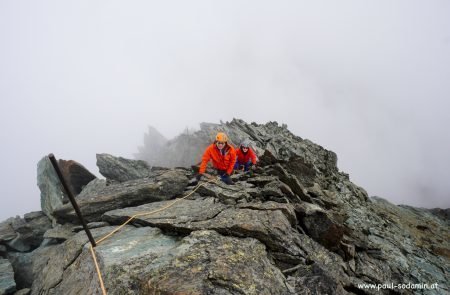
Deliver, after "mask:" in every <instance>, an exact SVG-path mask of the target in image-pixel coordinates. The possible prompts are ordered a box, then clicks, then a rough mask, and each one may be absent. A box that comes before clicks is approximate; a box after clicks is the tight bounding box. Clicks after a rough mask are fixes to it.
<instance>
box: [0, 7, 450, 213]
mask: <svg viewBox="0 0 450 295" xmlns="http://www.w3.org/2000/svg"><path fill="white" fill-rule="evenodd" d="M449 99H450V1H448V0H443V1H435V0H427V1H413V0H405V1H397V0H389V1H380V0H377V1H356V0H355V1H331V0H330V1H261V0H259V1H111V0H108V1H92V0H89V1H12V0H11V1H8V0H5V1H1V2H0V136H1V145H0V181H1V183H0V196H1V207H0V221H1V220H3V219H6V218H7V217H10V216H15V215H21V214H23V213H26V212H31V211H37V210H40V196H39V190H38V188H37V185H36V164H37V162H38V161H39V160H40V159H41V158H42V157H43V156H44V155H47V154H49V153H51V152H52V153H54V154H55V155H56V157H57V158H63V159H73V160H76V161H78V162H80V163H81V164H83V165H85V166H86V167H87V168H88V169H89V170H91V171H92V172H93V173H94V174H96V175H97V176H99V173H98V169H97V167H96V165H95V161H96V160H95V154H96V153H110V154H113V155H117V156H123V157H128V158H132V155H133V153H135V152H136V151H137V146H139V145H142V143H143V134H144V133H145V132H146V130H147V126H148V125H153V126H155V127H156V128H157V129H158V130H160V131H161V132H162V133H163V134H164V135H165V136H166V137H168V138H171V137H173V136H175V135H177V134H178V133H179V132H181V131H182V130H183V129H184V128H185V127H198V123H200V122H213V123H218V122H219V120H223V121H229V120H231V119H232V118H233V117H236V118H242V119H244V120H246V121H247V122H251V121H255V122H257V123H266V122H267V121H278V122H279V123H286V124H287V125H288V127H289V129H290V130H291V131H292V132H293V133H295V134H296V135H298V136H301V137H302V138H308V139H311V140H312V141H314V142H315V143H318V144H320V145H322V146H324V147H325V148H327V149H330V150H332V151H334V152H336V153H337V155H338V159H339V160H338V166H339V168H340V170H342V171H345V172H347V173H349V174H350V177H351V180H352V181H353V182H355V183H356V184H358V185H360V186H362V187H364V188H365V189H366V190H367V191H368V193H369V195H371V196H373V195H377V196H381V197H384V198H386V199H388V200H390V201H391V202H393V203H396V204H398V203H402V204H410V205H414V206H421V207H450V173H449V170H448V169H449V167H450V156H449V153H450V132H449V130H448V126H449V125H450V122H449V121H450V115H449V105H450V103H449Z"/></svg>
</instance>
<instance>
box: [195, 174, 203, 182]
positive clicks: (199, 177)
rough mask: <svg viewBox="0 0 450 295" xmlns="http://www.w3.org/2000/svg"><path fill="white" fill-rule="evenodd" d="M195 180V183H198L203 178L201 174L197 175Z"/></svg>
mask: <svg viewBox="0 0 450 295" xmlns="http://www.w3.org/2000/svg"><path fill="white" fill-rule="evenodd" d="M195 178H196V179H197V181H200V180H201V179H202V178H203V174H197V175H196V176H195Z"/></svg>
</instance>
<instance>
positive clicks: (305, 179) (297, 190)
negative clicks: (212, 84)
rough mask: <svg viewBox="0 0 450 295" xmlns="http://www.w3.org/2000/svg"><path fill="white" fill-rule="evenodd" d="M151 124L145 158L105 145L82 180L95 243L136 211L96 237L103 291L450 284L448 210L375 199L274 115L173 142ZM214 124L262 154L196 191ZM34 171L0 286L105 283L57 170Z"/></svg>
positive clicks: (300, 290) (8, 229) (7, 243)
mask: <svg viewBox="0 0 450 295" xmlns="http://www.w3.org/2000/svg"><path fill="white" fill-rule="evenodd" d="M150 131H151V133H152V134H156V135H157V138H156V139H155V142H152V138H151V136H150V135H148V136H147V137H146V142H145V146H144V147H140V148H139V151H140V153H139V154H138V155H137V157H138V158H139V155H145V159H144V158H141V159H140V160H132V159H124V158H120V157H115V156H112V155H107V154H99V155H97V159H98V162H97V165H98V166H99V168H100V173H101V174H102V175H103V176H104V177H105V178H106V179H97V178H95V179H92V180H90V182H89V183H84V182H81V183H83V184H81V185H80V184H78V186H77V187H82V189H81V191H80V192H79V193H77V197H76V199H77V202H78V204H79V205H80V208H81V211H82V212H83V214H84V216H85V218H86V219H87V220H88V222H89V224H88V227H89V228H91V231H92V234H93V236H94V238H95V239H96V240H97V241H98V240H99V239H100V238H102V237H104V236H106V235H107V234H108V233H110V232H112V231H113V230H114V229H116V228H117V227H118V226H119V225H121V224H123V223H124V222H125V221H127V220H129V219H130V218H131V217H132V216H135V218H134V219H133V220H131V221H130V222H129V223H128V224H127V225H126V226H124V227H123V228H122V229H121V230H120V231H118V232H117V233H116V234H114V235H113V236H111V237H109V238H108V239H106V240H104V241H102V242H101V243H99V244H98V246H97V247H96V248H95V249H96V253H97V259H98V261H99V263H100V268H101V271H102V276H103V279H104V281H105V286H106V289H107V291H108V294H283V295H284V294H380V293H381V294H422V293H423V294H449V293H450V289H449V286H448V281H449V269H450V262H449V259H450V257H449V253H450V245H449V241H450V231H449V224H450V222H449V219H448V209H446V210H444V209H432V210H428V209H420V208H413V207H410V206H396V205H393V204H391V203H389V202H388V201H386V200H384V199H382V198H378V197H369V196H368V195H367V193H366V191H365V190H364V189H363V188H361V187H359V186H357V185H355V184H354V183H352V182H351V181H350V179H349V176H348V175H347V174H345V173H343V172H340V171H339V170H338V167H337V156H336V154H335V153H333V152H331V151H328V150H326V149H324V148H323V147H321V146H319V145H317V144H315V143H313V142H311V141H309V140H306V139H302V138H300V137H298V136H296V135H294V134H292V133H291V132H290V131H289V130H288V129H287V126H285V125H282V126H279V125H278V124H277V123H276V122H269V123H267V124H261V125H260V124H256V123H251V124H248V123H246V122H244V121H242V120H233V121H231V122H227V123H221V124H209V123H203V124H201V130H199V131H196V132H185V133H183V134H182V135H180V136H178V137H176V138H174V139H172V140H165V139H164V138H162V137H161V136H160V134H159V133H158V132H157V131H156V130H154V129H150ZM218 131H222V132H226V133H227V134H228V135H229V137H230V140H231V141H232V142H233V143H235V144H238V143H239V142H240V141H241V140H243V139H244V138H248V139H250V141H251V142H252V145H253V147H254V149H255V150H256V151H257V153H258V156H259V158H260V164H259V165H258V167H257V169H256V170H255V173H254V174H247V173H243V172H242V171H236V172H235V173H234V174H233V175H232V179H233V181H234V183H235V184H234V185H230V186H228V185H225V184H223V183H221V182H218V183H204V184H203V185H202V186H201V187H200V188H198V189H196V188H195V187H194V186H191V185H190V182H189V179H191V178H192V177H193V176H194V175H195V173H194V170H195V169H192V167H191V166H192V165H193V166H195V165H196V164H198V162H199V160H200V156H201V153H202V152H203V150H204V148H205V147H206V146H207V145H208V144H210V143H211V142H212V139H213V138H214V135H215V133H216V132H218ZM143 160H146V161H148V162H144V161H143ZM43 161H44V160H43ZM40 165H41V166H40V167H42V165H43V164H42V163H41V164H40ZM162 166H163V167H167V168H162ZM194 168H195V167H194ZM40 170H42V169H40ZM68 171H69V172H68V173H69V175H68V177H69V178H70V177H71V176H72V178H71V179H74V178H73V175H70V171H73V170H68ZM48 173H50V174H51V171H48ZM45 181H48V182H50V183H51V184H52V187H53V188H54V189H53V190H48V189H47V190H44V189H45V188H48V187H50V185H49V184H47V183H46V182H45ZM40 183H41V185H40V187H42V189H41V192H42V197H43V198H44V202H43V208H42V209H43V211H44V213H45V214H44V213H42V212H33V213H29V214H27V215H25V217H24V218H23V219H22V218H20V217H16V218H9V219H7V220H6V221H4V222H2V223H0V255H1V258H0V278H2V281H1V282H0V294H14V292H15V290H20V291H19V292H21V293H17V294H101V291H100V286H99V282H98V279H97V274H96V272H95V267H94V264H93V262H92V257H91V255H90V251H89V243H88V239H87V237H86V235H85V233H84V232H83V231H82V228H81V227H80V225H79V224H78V220H77V218H76V215H75V214H74V211H73V208H72V207H71V206H70V204H65V203H64V196H63V192H61V190H60V188H59V187H58V185H59V184H58V183H57V181H55V180H54V179H52V178H51V177H47V178H46V179H44V178H42V181H41V182H40ZM75 183H80V182H77V181H75ZM194 190H195V191H194ZM188 194H189V196H188V197H187V198H185V199H183V200H177V201H176V203H173V202H174V200H175V199H178V198H181V197H184V196H187V195H188ZM45 196H49V198H51V199H49V200H45ZM169 206H170V207H169ZM436 283H437V287H436V288H434V289H431V287H429V288H428V289H426V290H425V289H417V288H416V289H414V288H409V289H399V288H396V289H380V290H377V289H370V287H365V288H364V284H374V286H377V285H378V284H393V285H397V284H428V285H429V286H431V285H432V284H436ZM366 286H367V285H366ZM422 286H423V285H422Z"/></svg>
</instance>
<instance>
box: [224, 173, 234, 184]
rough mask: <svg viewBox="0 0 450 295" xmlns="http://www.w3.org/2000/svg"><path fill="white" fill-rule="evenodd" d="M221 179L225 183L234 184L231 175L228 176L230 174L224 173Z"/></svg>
mask: <svg viewBox="0 0 450 295" xmlns="http://www.w3.org/2000/svg"><path fill="white" fill-rule="evenodd" d="M221 179H222V181H223V182H225V183H226V184H234V182H233V180H231V177H230V175H228V174H224V175H223V176H222V177H221Z"/></svg>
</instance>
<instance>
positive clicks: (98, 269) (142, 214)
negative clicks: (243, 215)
mask: <svg viewBox="0 0 450 295" xmlns="http://www.w3.org/2000/svg"><path fill="white" fill-rule="evenodd" d="M218 181H219V178H215V179H213V178H211V179H209V180H208V181H206V182H202V183H199V184H197V186H196V187H195V188H194V189H193V190H192V192H190V193H189V194H187V195H186V196H184V197H182V198H179V199H175V200H174V201H173V202H172V203H170V204H168V205H167V206H164V207H163V208H160V209H157V210H153V211H150V212H142V213H138V214H135V215H133V216H131V217H130V218H128V220H127V221H125V222H124V223H123V224H122V225H120V226H119V227H118V228H116V229H115V230H113V231H112V232H110V233H109V234H107V235H106V236H104V237H103V238H101V239H99V240H98V241H96V242H95V243H96V244H97V245H98V244H100V243H101V242H103V241H104V240H106V239H107V238H109V237H110V236H112V235H113V234H115V233H116V232H118V231H119V230H120V229H122V228H123V227H124V226H125V225H127V224H128V223H130V222H131V221H132V220H133V219H134V218H136V217H138V216H144V215H151V214H155V213H157V212H161V211H164V210H166V209H167V208H170V207H172V206H173V205H175V203H177V202H179V201H181V200H184V199H186V198H187V197H189V196H190V195H192V194H193V193H194V192H195V191H196V190H198V189H199V188H200V187H201V186H204V185H205V184H207V183H217V182H218ZM90 249H91V255H92V259H93V260H94V264H95V269H96V270H97V275H98V279H99V281H100V287H101V288H102V293H103V295H106V294H107V293H106V289H105V285H104V284H103V278H102V273H101V272H100V267H99V266H98V263H97V257H96V255H95V251H94V249H93V247H92V245H91V247H90Z"/></svg>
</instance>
